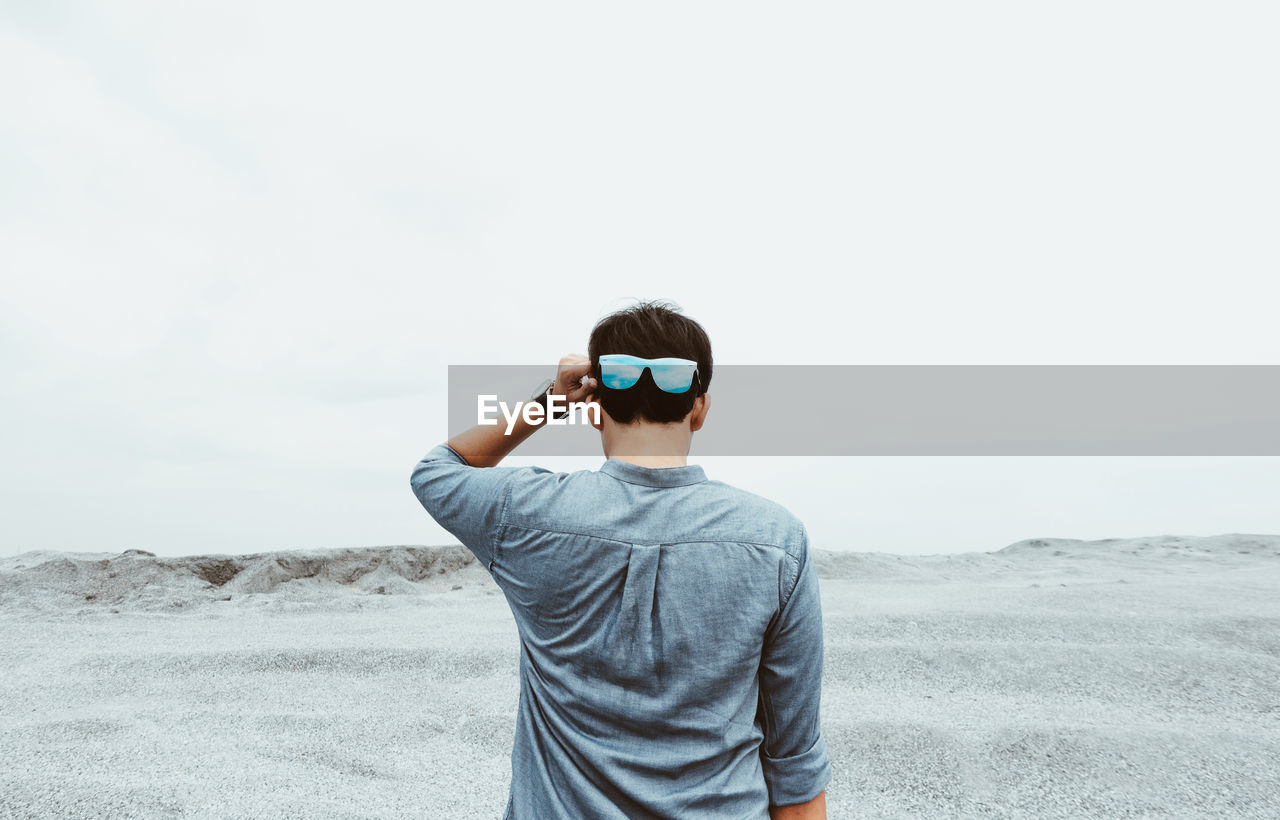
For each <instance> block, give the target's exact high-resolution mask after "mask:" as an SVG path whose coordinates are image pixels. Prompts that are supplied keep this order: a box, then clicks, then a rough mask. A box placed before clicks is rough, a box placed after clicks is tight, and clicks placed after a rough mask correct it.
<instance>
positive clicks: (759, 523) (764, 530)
mask: <svg viewBox="0 0 1280 820" xmlns="http://www.w3.org/2000/svg"><path fill="white" fill-rule="evenodd" d="M705 486H706V488H707V490H708V491H709V492H710V493H714V494H715V495H717V496H719V498H720V499H721V501H722V503H724V505H725V508H726V509H731V510H734V511H735V517H739V518H741V519H742V522H743V524H744V525H746V526H748V527H749V528H750V529H752V530H754V531H755V532H756V533H757V537H758V538H759V539H760V541H761V542H762V543H766V544H769V545H771V546H777V547H780V548H782V549H784V550H786V552H787V553H788V554H789V555H792V556H793V557H795V558H797V559H798V558H800V557H801V555H802V554H803V553H804V552H805V550H806V549H807V545H808V540H809V539H808V533H807V532H806V530H805V527H804V522H803V521H801V520H800V518H799V517H798V516H797V515H796V514H795V513H793V512H791V510H789V509H787V508H786V507H784V506H783V505H782V504H779V503H778V502H777V501H774V500H773V499H771V498H766V497H764V496H762V495H759V494H757V493H753V492H751V491H750V490H744V489H742V488H741V487H735V486H733V485H732V484H726V483H724V482H723V481H715V480H709V481H707V482H706V484H705Z"/></svg>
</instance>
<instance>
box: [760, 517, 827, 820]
mask: <svg viewBox="0 0 1280 820" xmlns="http://www.w3.org/2000/svg"><path fill="white" fill-rule="evenodd" d="M793 577H794V578H795V581H794V583H793V584H792V587H791V589H790V591H789V592H787V590H782V592H787V597H786V598H785V599H784V600H783V603H782V606H781V608H780V609H779V611H778V615H777V617H776V618H775V620H774V621H773V623H772V625H771V626H770V628H769V629H768V631H767V632H766V633H765V641H764V651H763V653H762V656H761V662H760V705H759V710H758V712H759V717H760V724H761V727H762V728H763V730H764V740H763V742H762V743H761V745H760V762H761V765H762V768H763V770H764V778H765V782H766V784H767V785H768V787H769V805H771V806H791V805H795V804H796V803H807V802H808V801H810V800H812V799H813V798H815V797H817V796H818V795H819V794H820V793H821V792H822V791H823V790H824V789H825V788H826V787H827V784H828V783H829V782H830V781H831V762H830V760H829V759H828V757H827V746H826V741H825V740H824V739H823V736H822V728H821V723H820V720H819V714H818V712H819V706H820V702H821V698H822V602H821V600H820V599H819V597H818V574H817V570H816V568H815V567H814V564H813V561H811V560H810V558H809V545H808V537H807V536H805V537H804V539H803V542H802V545H801V549H800V551H799V555H798V558H797V561H796V570H795V574H794V576H793Z"/></svg>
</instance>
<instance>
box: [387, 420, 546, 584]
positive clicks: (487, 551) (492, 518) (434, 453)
mask: <svg viewBox="0 0 1280 820" xmlns="http://www.w3.org/2000/svg"><path fill="white" fill-rule="evenodd" d="M522 469H525V468H521V467H472V466H471V465H469V464H467V462H466V461H464V460H463V458H462V456H460V455H458V454H457V453H456V452H455V451H454V450H453V448H452V447H449V446H448V445H446V444H441V445H439V446H437V447H433V448H432V449H431V451H430V452H429V453H427V454H426V456H424V457H423V459H422V460H421V461H419V462H418V465H417V466H416V467H414V469H413V474H412V475H411V476H410V477H409V486H410V487H412V488H413V494H414V495H415V496H417V497H418V501H419V502H421V503H422V506H423V507H424V508H425V509H426V511H427V512H428V513H430V514H431V517H432V518H434V519H435V520H436V523H437V524H439V525H440V526H442V527H444V528H445V529H446V530H448V531H449V532H450V533H452V534H453V536H454V537H456V538H457V539H458V540H459V541H461V542H462V545H463V546H464V547H466V548H467V549H469V550H471V552H472V553H474V554H475V556H476V558H477V559H479V560H480V562H481V563H482V564H484V566H485V568H486V569H489V570H490V571H492V565H493V560H494V535H495V533H496V531H497V529H498V527H499V526H500V525H501V523H502V514H503V505H504V501H505V498H506V490H507V487H508V485H509V482H510V481H511V479H512V478H513V477H514V476H515V474H516V473H517V472H518V471H520V470H522Z"/></svg>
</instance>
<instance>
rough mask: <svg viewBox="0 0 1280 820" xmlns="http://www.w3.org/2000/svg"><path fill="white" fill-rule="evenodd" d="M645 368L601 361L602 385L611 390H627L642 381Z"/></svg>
mask: <svg viewBox="0 0 1280 820" xmlns="http://www.w3.org/2000/svg"><path fill="white" fill-rule="evenodd" d="M643 372H644V368H643V367H636V366H635V365H631V364H620V363H617V362H605V361H604V360H603V359H602V360H601V361H600V383H601V384H603V385H604V386H605V387H607V388H609V389H610V390H626V389H627V388H628V387H633V386H635V383H636V382H638V381H640V374H641V373H643Z"/></svg>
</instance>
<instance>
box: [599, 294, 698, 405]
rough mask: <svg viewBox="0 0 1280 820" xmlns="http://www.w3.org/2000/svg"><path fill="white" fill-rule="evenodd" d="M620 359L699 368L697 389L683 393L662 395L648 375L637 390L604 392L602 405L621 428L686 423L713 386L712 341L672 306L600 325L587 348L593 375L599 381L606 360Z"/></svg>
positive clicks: (655, 305) (637, 308) (634, 311)
mask: <svg viewBox="0 0 1280 820" xmlns="http://www.w3.org/2000/svg"><path fill="white" fill-rule="evenodd" d="M617 353H622V354H627V355H630V356H639V357H641V358H645V359H660V358H665V357H675V358H680V359H690V360H692V361H695V362H697V363H698V372H697V375H696V377H695V378H694V381H693V385H692V386H691V387H690V389H689V390H686V391H685V392H683V393H667V392H665V391H663V390H660V389H659V388H658V386H657V385H656V384H655V383H654V381H653V375H652V374H651V373H650V372H649V371H648V370H645V371H644V374H643V375H642V376H641V377H640V381H639V382H637V383H636V384H635V386H634V387H630V388H627V389H626V390H612V389H609V388H607V387H603V386H602V387H601V388H600V390H599V391H598V392H597V395H596V400H597V401H599V402H600V406H601V407H602V408H604V411H605V412H606V413H608V414H609V417H610V418H612V419H613V420H614V421H615V422H617V423H619V424H631V423H633V422H644V421H647V422H655V423H659V424H666V423H670V422H675V421H680V420H681V419H683V418H684V417H685V416H687V415H689V411H690V410H692V409H693V403H694V400H695V399H697V397H698V396H701V395H702V394H703V393H706V392H707V386H708V385H710V384H711V340H710V339H709V338H708V337H707V332H706V331H705V330H703V329H702V325H700V324H698V323H697V322H695V321H694V320H693V319H690V318H689V317H688V316H685V315H684V314H682V313H681V312H680V309H679V308H678V307H677V306H675V305H673V304H671V303H669V302H641V303H639V304H636V305H633V306H631V307H629V308H626V309H625V310H620V311H618V312H617V313H613V314H610V315H608V316H606V317H604V318H603V319H601V320H600V321H599V322H597V323H596V326H595V327H594V328H592V330H591V339H590V341H589V342H588V343H587V355H588V356H589V357H590V358H591V375H592V376H594V377H595V378H596V380H597V381H599V380H600V357H601V356H607V355H611V354H617Z"/></svg>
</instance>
